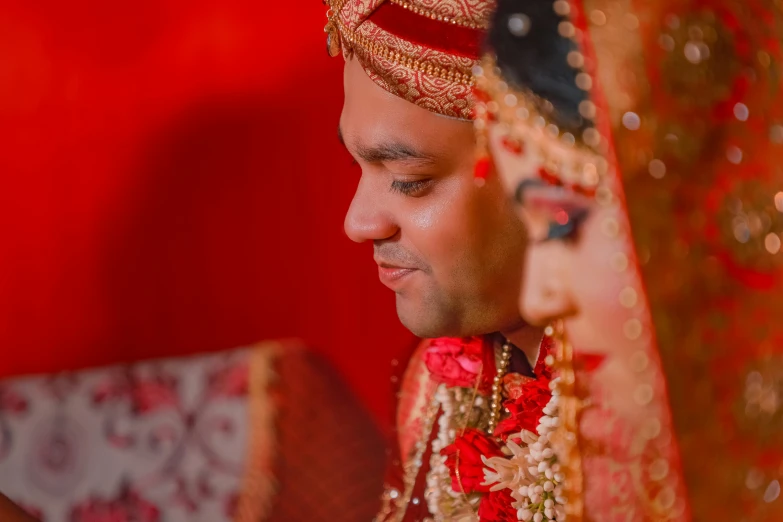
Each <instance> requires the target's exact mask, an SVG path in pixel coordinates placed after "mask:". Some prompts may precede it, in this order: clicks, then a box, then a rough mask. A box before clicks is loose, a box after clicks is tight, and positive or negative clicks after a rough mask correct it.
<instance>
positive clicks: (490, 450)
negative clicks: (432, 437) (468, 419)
mask: <svg viewBox="0 0 783 522" xmlns="http://www.w3.org/2000/svg"><path fill="white" fill-rule="evenodd" d="M440 454H441V455H443V456H444V457H446V467H448V468H449V475H451V489H453V490H454V491H455V492H457V493H461V492H463V491H464V492H465V493H473V492H475V491H478V492H481V493H486V492H488V491H489V486H482V485H481V483H482V482H484V462H483V461H482V460H481V457H482V456H485V457H487V458H491V457H502V456H503V453H502V452H501V451H500V447H499V446H498V445H497V443H496V442H495V441H494V440H492V439H490V438H489V437H487V436H486V435H485V434H484V433H483V432H481V431H479V430H476V429H472V428H471V429H467V430H465V433H463V434H462V435H458V436H457V438H456V439H455V440H454V443H453V444H449V445H448V446H446V447H445V448H443V450H441V452H440ZM458 462H459V477H457V463H458Z"/></svg>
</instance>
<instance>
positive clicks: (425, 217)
mask: <svg viewBox="0 0 783 522" xmlns="http://www.w3.org/2000/svg"><path fill="white" fill-rule="evenodd" d="M328 1H329V2H331V5H330V6H329V7H330V8H329V12H328V18H329V23H328V25H327V27H326V31H327V48H328V50H329V53H330V55H332V56H337V55H339V54H342V55H343V57H344V59H345V66H344V94H345V100H344V105H343V111H342V114H341V117H340V122H339V129H338V130H339V137H340V141H341V142H342V144H343V145H344V146H345V147H346V149H347V150H348V152H349V153H350V154H351V156H353V158H354V160H355V161H356V163H357V164H358V165H359V167H361V171H362V174H361V178H360V180H359V183H358V186H357V187H356V193H355V194H354V198H353V201H352V203H351V206H350V208H349V209H348V213H347V215H346V217H345V231H346V233H347V234H348V236H349V237H350V238H351V239H352V240H354V241H356V242H372V244H373V260H374V261H375V263H376V264H377V265H378V276H379V278H380V280H381V282H382V283H383V284H384V285H386V286H388V287H389V288H390V289H391V290H392V291H394V294H395V297H396V303H397V314H398V316H399V318H400V320H401V321H402V323H403V324H404V325H405V326H406V327H407V328H408V329H409V330H410V331H411V332H413V333H414V334H416V335H418V336H420V337H423V338H430V340H425V341H424V342H423V344H422V346H421V347H420V349H419V350H418V351H417V353H416V354H414V356H413V358H412V359H411V361H410V362H409V363H408V367H407V369H406V373H405V377H404V379H403V382H402V386H401V390H400V394H399V397H400V398H399V401H400V403H399V406H398V413H397V428H398V433H399V448H397V449H398V450H399V453H400V455H401V457H400V459H399V462H397V463H394V462H393V464H396V468H393V470H392V472H391V474H390V475H389V477H388V480H387V489H386V492H385V493H384V497H383V498H384V508H383V510H382V512H381V514H380V515H379V517H378V520H388V519H390V517H395V520H399V519H400V517H406V518H404V520H406V521H407V520H421V519H423V518H426V517H429V516H431V515H432V514H431V513H430V512H429V511H428V508H427V506H426V504H427V502H425V501H424V500H423V499H424V489H425V486H426V484H425V482H426V479H425V477H426V476H427V474H428V466H429V459H428V458H427V457H426V454H418V455H417V453H416V448H417V447H419V448H421V444H420V443H421V441H422V440H424V441H425V442H426V438H427V437H429V436H430V433H429V432H428V431H427V428H425V426H427V425H428V421H427V420H425V419H427V418H428V417H427V415H428V414H427V410H428V407H429V406H428V405H430V403H431V402H432V401H433V396H434V395H435V392H434V388H433V387H432V384H433V382H434V379H433V378H432V377H433V375H432V374H431V373H430V372H429V369H428V368H427V367H426V364H425V360H424V352H425V351H426V350H427V349H428V348H429V347H430V346H433V347H435V346H440V345H442V344H444V343H446V344H449V343H451V341H448V340H443V341H442V342H437V341H433V340H432V339H431V338H436V337H437V338H440V337H460V338H463V337H477V336H484V341H482V343H481V344H482V345H483V346H492V345H493V343H494V345H495V346H496V347H497V344H498V343H497V339H498V336H497V335H494V334H497V333H500V334H502V336H503V337H505V339H507V340H508V341H509V342H511V343H512V344H513V345H515V346H516V347H517V348H519V349H520V350H521V351H522V352H523V353H524V355H522V354H518V355H519V357H518V358H520V359H522V361H523V364H522V366H526V367H527V368H528V370H530V368H532V367H534V366H535V363H536V360H537V357H538V350H539V346H540V342H541V337H542V332H541V330H539V329H536V328H533V327H530V326H528V325H526V324H525V322H524V321H523V320H522V319H521V317H520V315H519V311H518V306H517V300H518V296H519V285H520V281H521V274H522V268H523V267H522V259H523V254H524V250H525V241H526V235H525V231H524V229H523V227H522V225H521V224H520V221H519V220H518V219H517V217H516V216H515V215H514V209H513V208H512V205H511V203H510V202H509V201H508V200H507V198H506V197H505V196H504V193H503V190H502V187H501V186H500V183H499V180H498V179H497V176H495V175H494V173H493V172H491V168H490V172H478V173H479V174H482V176H481V177H482V179H484V178H485V179H486V181H485V183H483V184H482V183H477V182H476V175H475V174H476V172H475V168H476V152H475V151H476V143H475V134H474V129H473V123H472V121H471V116H472V68H473V67H474V66H476V64H477V62H478V58H479V54H480V47H481V42H482V41H483V38H484V27H486V23H487V20H488V19H489V16H490V14H491V11H492V9H493V7H494V3H493V2H491V1H490V0H328ZM479 165H480V166H481V167H482V170H483V169H484V168H486V167H487V165H486V164H485V163H480V164H479ZM452 344H454V343H452ZM456 344H459V341H458V342H457V343H456ZM496 349H497V348H496ZM525 356H526V359H527V361H526V362H527V363H529V364H525V363H524V359H525ZM523 371H524V370H523ZM444 415H445V413H444ZM436 425H437V423H436ZM394 469H396V474H395V471H394Z"/></svg>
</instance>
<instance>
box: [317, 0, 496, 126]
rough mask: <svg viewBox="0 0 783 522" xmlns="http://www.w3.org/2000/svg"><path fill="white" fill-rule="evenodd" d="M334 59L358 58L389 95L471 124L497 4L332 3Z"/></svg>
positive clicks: (477, 0) (425, 0)
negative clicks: (477, 68)
mask: <svg viewBox="0 0 783 522" xmlns="http://www.w3.org/2000/svg"><path fill="white" fill-rule="evenodd" d="M327 4H328V6H329V11H328V13H327V16H328V19H329V23H328V25H327V26H326V32H327V34H328V37H327V48H328V51H329V54H330V55H332V56H336V55H338V54H339V53H340V51H342V54H343V56H344V57H345V58H346V59H349V58H356V59H358V60H359V62H360V63H361V64H362V67H363V68H364V70H365V71H366V72H367V74H368V76H369V77H370V78H372V80H373V81H374V82H375V83H376V84H378V85H379V86H381V87H382V88H384V89H385V90H387V91H389V92H391V93H393V94H395V95H397V96H399V97H401V98H404V99H405V100H408V101H409V102H411V103H415V104H416V105H418V106H420V107H424V108H425V109H427V110H430V111H432V112H435V113H438V114H442V115H445V116H451V117H454V118H461V119H470V118H471V115H472V113H471V111H472V105H473V104H472V100H471V90H472V85H473V77H472V68H473V66H474V65H475V64H476V63H477V61H478V59H479V57H480V55H481V46H482V42H483V39H484V33H485V29H486V25H487V20H488V18H489V16H490V14H491V12H492V7H493V5H494V2H493V0H441V1H439V0H328V2H327Z"/></svg>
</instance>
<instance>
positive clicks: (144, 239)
mask: <svg viewBox="0 0 783 522" xmlns="http://www.w3.org/2000/svg"><path fill="white" fill-rule="evenodd" d="M43 4H47V5H45V6H42V5H41V3H39V4H38V5H36V6H30V5H28V4H25V3H23V2H21V1H19V2H17V4H13V3H9V4H8V5H6V4H5V3H4V6H3V7H2V8H0V12H2V11H5V13H4V14H5V16H3V15H2V14H0V20H5V21H0V77H4V78H11V79H12V82H11V84H9V83H8V82H5V87H0V120H1V121H0V139H1V140H2V143H3V145H2V147H0V169H1V170H0V172H2V179H3V185H4V188H3V190H2V195H0V213H2V214H3V216H2V217H1V218H0V232H1V233H2V238H3V239H2V241H3V251H2V257H0V345H2V346H3V347H4V349H3V357H2V359H3V360H2V371H1V374H2V375H13V374H19V373H32V372H51V371H57V370H61V369H68V368H78V367H84V366H93V365H99V364H107V363H111V362H116V361H126V360H136V359H141V358H147V357H155V356H162V355H175V354H184V353H192V352H197V351H205V350H218V349H225V348H230V347H234V346H237V345H242V344H246V343H251V342H254V341H256V340H259V339H263V338H271V337H288V336H297V337H302V338H304V339H305V340H306V341H307V342H308V343H309V344H311V345H313V346H315V347H317V349H319V350H320V351H321V352H322V353H325V354H326V355H327V356H328V357H329V359H330V360H332V362H333V363H334V364H335V365H336V366H337V368H338V369H339V370H340V371H341V373H342V374H343V375H345V376H346V378H347V379H348V381H349V382H350V384H351V385H352V387H353V389H354V390H355V391H356V392H357V393H359V394H360V395H361V397H362V398H363V400H364V401H365V404H366V405H367V406H368V407H369V408H371V409H372V410H373V411H374V412H375V414H376V415H377V418H378V419H379V420H382V419H383V420H385V419H386V418H387V417H388V416H389V413H390V409H389V407H390V404H391V399H390V397H389V391H390V386H389V385H388V384H387V383H388V379H389V376H390V370H391V367H390V361H391V359H392V358H394V357H396V356H399V355H400V354H401V353H403V352H404V351H405V350H407V349H408V348H409V347H410V344H411V342H412V337H411V336H410V334H408V333H407V332H405V331H404V329H403V328H402V327H401V326H400V325H399V323H398V321H397V319H396V315H395V313H394V300H393V296H392V295H391V293H390V292H389V291H388V290H386V289H385V288H383V287H382V286H381V285H380V284H379V283H378V281H377V276H376V272H375V270H374V265H373V263H372V260H371V252H370V247H369V246H368V245H358V246H357V245H352V244H351V243H350V242H349V241H348V239H347V238H346V237H345V235H344V234H343V232H342V219H343V214H344V211H345V209H346V208H347V206H348V203H349V202H350V198H351V194H352V191H353V188H354V186H355V183H356V181H357V180H358V172H356V171H354V170H352V167H350V165H349V158H348V156H347V153H345V152H344V151H342V150H341V148H340V145H339V144H338V143H337V139H336V125H337V120H338V117H339V111H340V105H341V96H342V81H341V72H342V67H341V61H340V60H329V59H328V58H326V56H325V52H324V41H323V33H322V26H323V9H322V7H321V6H320V5H319V3H318V2H313V3H312V5H307V6H301V7H300V8H293V7H291V8H290V9H285V8H284V6H273V5H264V6H263V7H262V6H261V4H259V3H257V2H250V1H247V0H242V1H234V2H220V3H218V2H217V0H210V1H201V2H195V3H184V2H178V1H174V0H166V1H161V0H158V1H156V2H151V1H147V2H134V3H132V4H131V3H125V4H122V5H113V6H107V5H105V4H101V5H98V3H96V2H85V1H82V2H76V3H67V4H62V3H59V2H43ZM281 21H284V22H281ZM275 28H278V29H275ZM1 83H4V82H0V84H1ZM3 90H5V92H3Z"/></svg>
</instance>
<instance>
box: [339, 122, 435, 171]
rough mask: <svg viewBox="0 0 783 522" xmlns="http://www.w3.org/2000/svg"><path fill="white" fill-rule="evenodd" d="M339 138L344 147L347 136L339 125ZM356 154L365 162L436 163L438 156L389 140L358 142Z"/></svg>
mask: <svg viewBox="0 0 783 522" xmlns="http://www.w3.org/2000/svg"><path fill="white" fill-rule="evenodd" d="M337 139H338V140H340V143H342V144H343V146H344V147H347V146H346V144H345V137H344V135H343V130H342V127H340V126H338V127H337ZM353 152H355V154H356V156H357V157H358V158H359V159H361V160H362V161H364V162H365V163H384V162H391V161H410V162H419V163H435V162H436V160H437V158H436V156H435V155H433V154H430V153H426V152H423V151H420V150H417V149H416V148H414V147H412V146H410V145H407V144H405V143H400V142H396V141H389V142H387V143H378V144H374V145H365V144H362V143H358V144H356V145H355V150H354V151H353Z"/></svg>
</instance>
